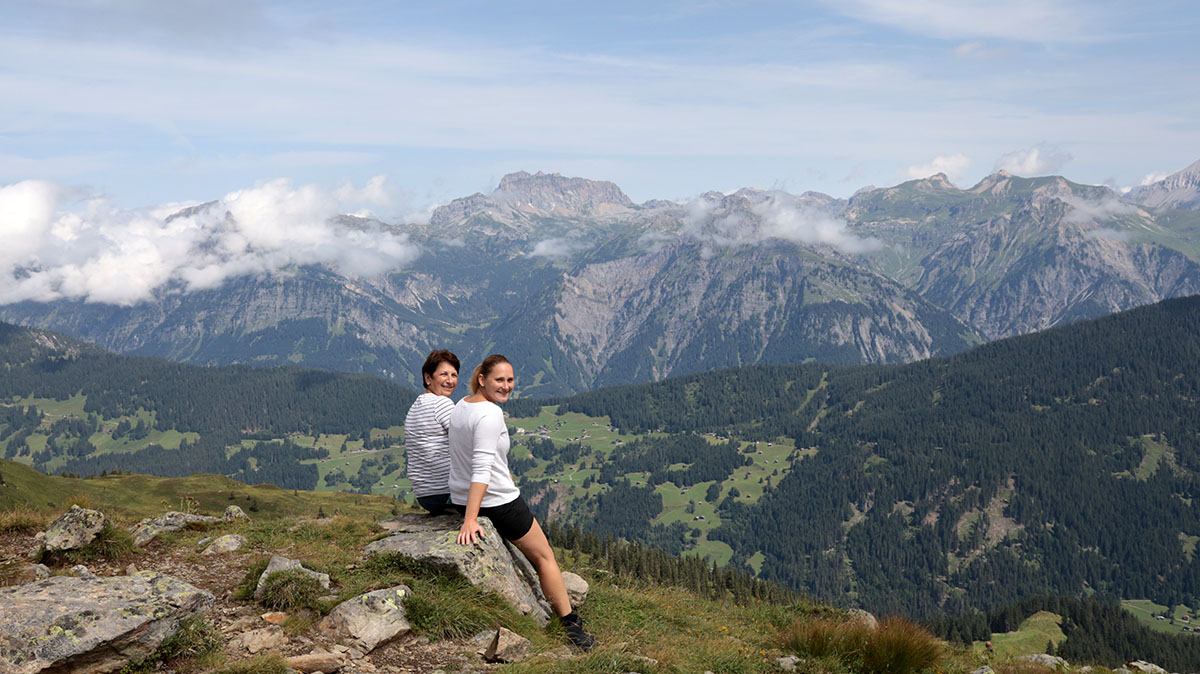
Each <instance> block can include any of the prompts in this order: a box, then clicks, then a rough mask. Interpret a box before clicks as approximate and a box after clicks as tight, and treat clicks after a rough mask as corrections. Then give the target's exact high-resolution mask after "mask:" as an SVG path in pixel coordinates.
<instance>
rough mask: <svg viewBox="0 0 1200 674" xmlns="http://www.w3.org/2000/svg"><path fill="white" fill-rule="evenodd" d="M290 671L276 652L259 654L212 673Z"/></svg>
mask: <svg viewBox="0 0 1200 674" xmlns="http://www.w3.org/2000/svg"><path fill="white" fill-rule="evenodd" d="M289 671H291V670H290V668H289V667H288V666H287V663H286V662H284V660H283V657H282V656H280V655H277V654H274V653H272V654H269V655H259V656H257V657H254V658H251V659H249V660H243V661H241V662H238V663H235V664H233V665H230V666H228V667H225V668H223V669H219V670H217V671H216V672H215V673H214V674H287V672H289Z"/></svg>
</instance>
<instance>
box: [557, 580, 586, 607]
mask: <svg viewBox="0 0 1200 674" xmlns="http://www.w3.org/2000/svg"><path fill="white" fill-rule="evenodd" d="M563 581H564V582H565V583H566V584H567V596H568V597H570V599H571V606H572V607H573V608H576V607H579V606H582V605H583V602H585V601H587V595H588V582H587V581H586V580H584V579H583V578H582V577H581V576H580V575H579V574H576V573H572V572H570V571H563Z"/></svg>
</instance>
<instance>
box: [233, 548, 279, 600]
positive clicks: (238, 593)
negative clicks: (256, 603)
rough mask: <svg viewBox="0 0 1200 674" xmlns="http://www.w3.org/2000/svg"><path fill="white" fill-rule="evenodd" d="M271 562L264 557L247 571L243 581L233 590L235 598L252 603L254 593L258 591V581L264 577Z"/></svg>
mask: <svg viewBox="0 0 1200 674" xmlns="http://www.w3.org/2000/svg"><path fill="white" fill-rule="evenodd" d="M270 563H271V560H270V559H268V558H266V557H263V558H262V559H259V560H258V561H256V562H254V563H253V564H251V565H250V566H249V567H248V568H247V569H246V574H245V575H244V576H242V581H241V582H240V583H238V584H237V587H235V588H233V598H234V599H240V600H242V601H250V600H251V599H254V591H255V590H256V589H258V579H259V578H261V577H262V575H263V572H264V571H266V570H267V566H268V565H270Z"/></svg>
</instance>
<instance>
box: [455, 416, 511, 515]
mask: <svg viewBox="0 0 1200 674" xmlns="http://www.w3.org/2000/svg"><path fill="white" fill-rule="evenodd" d="M508 449H509V441H508V426H506V425H505V423H504V412H502V411H501V410H500V406H499V405H497V404H496V403H493V402H490V401H487V400H485V401H483V402H478V403H472V402H467V399H466V398H463V399H462V400H460V401H458V404H456V405H455V406H454V412H453V413H451V414H450V501H451V502H453V503H454V504H455V505H461V506H465V505H467V497H468V495H469V494H470V491H471V483H472V482H482V483H484V484H486V485H487V486H488V488H487V493H485V494H484V495H483V503H481V504H480V506H481V507H483V508H494V507H495V506H499V505H504V504H505V503H510V502H512V501H514V500H516V498H517V497H519V496H520V495H521V490H519V489H517V485H515V484H513V481H512V474H511V473H510V472H509V470H508Z"/></svg>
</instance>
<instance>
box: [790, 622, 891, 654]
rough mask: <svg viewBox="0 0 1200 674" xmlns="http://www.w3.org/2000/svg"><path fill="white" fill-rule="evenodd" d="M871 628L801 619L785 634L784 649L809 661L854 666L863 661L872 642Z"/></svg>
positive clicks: (860, 625) (847, 623)
mask: <svg viewBox="0 0 1200 674" xmlns="http://www.w3.org/2000/svg"><path fill="white" fill-rule="evenodd" d="M872 636H873V632H872V630H871V628H870V627H868V626H867V625H864V624H863V623H861V622H858V621H849V622H847V621H843V620H839V619H836V618H816V619H807V620H806V619H801V620H797V621H796V622H795V623H793V624H792V626H791V627H789V628H788V629H787V630H785V631H784V634H783V639H782V641H783V644H782V645H783V648H784V649H786V650H789V651H792V652H794V653H795V654H796V655H799V656H802V657H809V658H817V659H825V658H836V659H837V660H840V661H842V662H846V663H851V662H857V661H860V660H861V659H862V654H863V651H864V650H866V647H867V643H868V642H869V641H870V640H871V638H872Z"/></svg>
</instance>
